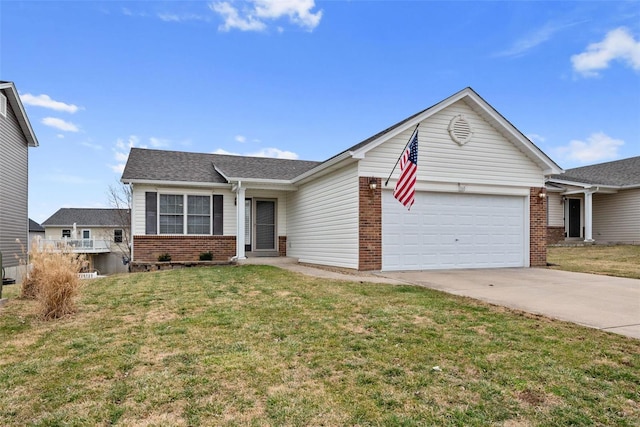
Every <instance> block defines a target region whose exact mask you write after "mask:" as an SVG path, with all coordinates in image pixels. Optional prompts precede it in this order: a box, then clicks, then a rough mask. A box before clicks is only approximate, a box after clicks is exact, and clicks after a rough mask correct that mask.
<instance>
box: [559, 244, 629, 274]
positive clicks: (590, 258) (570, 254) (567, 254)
mask: <svg viewBox="0 0 640 427" xmlns="http://www.w3.org/2000/svg"><path fill="white" fill-rule="evenodd" d="M547 261H548V262H549V263H551V264H553V266H552V268H555V269H559V270H566V271H576V272H580V273H593V274H604V275H607V276H617V277H629V278H632V279H640V245H611V246H606V245H588V246H575V247H564V246H556V247H554V246H552V247H549V248H548V250H547Z"/></svg>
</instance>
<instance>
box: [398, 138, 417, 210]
mask: <svg viewBox="0 0 640 427" xmlns="http://www.w3.org/2000/svg"><path fill="white" fill-rule="evenodd" d="M417 174H418V130H416V133H415V134H414V137H413V139H412V140H411V142H410V143H409V146H408V147H407V149H406V150H405V152H404V154H403V155H402V158H401V159H400V178H399V179H398V182H397V184H396V188H395V189H394V190H393V197H395V198H396V199H398V201H399V202H400V203H402V204H403V205H405V206H406V207H407V208H408V209H409V210H411V205H413V202H414V201H415V195H416V176H417Z"/></svg>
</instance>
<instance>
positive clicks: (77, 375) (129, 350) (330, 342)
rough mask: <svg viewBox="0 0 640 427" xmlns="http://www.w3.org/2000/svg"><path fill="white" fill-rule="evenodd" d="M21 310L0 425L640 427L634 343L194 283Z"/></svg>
mask: <svg viewBox="0 0 640 427" xmlns="http://www.w3.org/2000/svg"><path fill="white" fill-rule="evenodd" d="M16 294H17V288H16V287H15V286H13V287H9V288H6V289H5V296H12V295H14V296H15V295H16ZM34 309H35V306H34V303H33V302H32V301H27V300H19V299H16V298H15V297H14V298H11V299H10V300H9V302H8V304H7V305H6V306H5V307H3V308H1V309H0V345H1V347H0V389H1V390H2V392H1V393H0V425H4V426H9V425H28V424H32V425H49V426H51V425H107V424H118V425H127V426H128V425H163V426H164V425H229V426H234V425H255V426H264V425H292V426H294V425H295V426H307V425H330V426H334V425H360V426H366V425H404V426H413V425H416V426H417V425H426V426H428V425H445V426H446V425H450V426H486V425H501V426H529V425H555V426H561V425H576V426H588V425H589V426H590V425H620V426H636V425H639V424H640V341H638V340H634V339H631V338H626V337H623V336H619V335H615V334H609V333H606V332H602V331H597V330H594V329H588V328H583V327H580V326H576V325H573V324H569V323H565V322H560V321H554V320H549V319H546V318H542V317H539V316H533V315H526V314H523V313H517V312H512V311H510V310H507V309H504V308H500V307H496V306H491V305H488V304H484V303H480V302H476V301H473V300H470V299H466V298H462V297H455V296H450V295H446V294H443V293H440V292H437V291H433V290H429V289H424V288H419V287H411V286H391V285H380V284H368V283H351V282H336V281H330V280H325V279H317V278H310V277H306V276H302V275H297V274H294V273H292V272H287V271H283V270H280V269H277V268H274V267H269V266H240V267H215V268H193V269H185V270H177V271H167V272H159V273H140V274H130V275H124V276H115V277H109V278H105V279H99V280H95V281H92V282H87V285H86V287H85V288H84V289H83V291H82V297H81V299H80V301H79V309H80V311H79V312H78V313H77V314H75V315H73V316H71V317H67V318H64V319H62V320H59V321H49V322H44V321H41V320H38V319H37V318H36V317H35V316H34V314H33V313H34V312H35V311H34Z"/></svg>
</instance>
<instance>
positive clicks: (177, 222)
mask: <svg viewBox="0 0 640 427" xmlns="http://www.w3.org/2000/svg"><path fill="white" fill-rule="evenodd" d="M159 216H160V234H183V233H184V197H183V196H182V194H160V212H159Z"/></svg>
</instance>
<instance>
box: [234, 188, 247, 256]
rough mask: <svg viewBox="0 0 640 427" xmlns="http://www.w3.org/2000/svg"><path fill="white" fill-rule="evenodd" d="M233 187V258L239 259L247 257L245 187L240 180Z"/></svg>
mask: <svg viewBox="0 0 640 427" xmlns="http://www.w3.org/2000/svg"><path fill="white" fill-rule="evenodd" d="M235 188H236V256H235V257H234V258H233V259H235V260H241V259H246V258H247V257H246V254H245V252H244V245H245V241H244V235H245V229H244V228H245V227H244V226H245V224H244V216H245V209H244V199H245V188H244V187H243V186H242V181H238V183H237V184H236V185H235Z"/></svg>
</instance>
